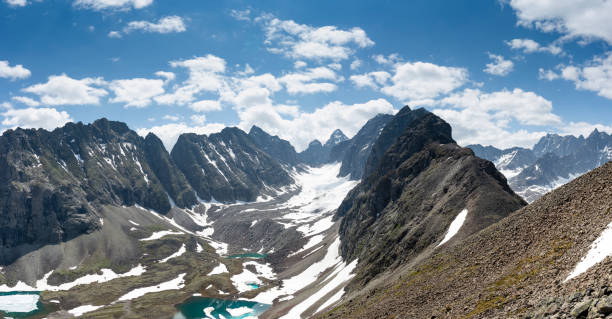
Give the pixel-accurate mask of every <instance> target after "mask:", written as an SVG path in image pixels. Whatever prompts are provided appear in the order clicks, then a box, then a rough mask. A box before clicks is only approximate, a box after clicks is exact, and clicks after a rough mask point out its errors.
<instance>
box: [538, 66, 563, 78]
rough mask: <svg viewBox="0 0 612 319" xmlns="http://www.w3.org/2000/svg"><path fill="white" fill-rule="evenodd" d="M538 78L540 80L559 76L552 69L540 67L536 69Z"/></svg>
mask: <svg viewBox="0 0 612 319" xmlns="http://www.w3.org/2000/svg"><path fill="white" fill-rule="evenodd" d="M538 78H539V79H540V80H548V81H552V80H556V79H558V78H559V75H558V74H557V73H555V71H553V70H544V69H542V68H540V69H538Z"/></svg>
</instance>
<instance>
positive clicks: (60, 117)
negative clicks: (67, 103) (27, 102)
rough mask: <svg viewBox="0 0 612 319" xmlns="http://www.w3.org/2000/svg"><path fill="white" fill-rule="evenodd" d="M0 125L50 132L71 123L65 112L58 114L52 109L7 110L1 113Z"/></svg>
mask: <svg viewBox="0 0 612 319" xmlns="http://www.w3.org/2000/svg"><path fill="white" fill-rule="evenodd" d="M2 115H3V116H4V120H3V121H2V125H4V126H7V127H11V128H16V127H22V128H44V129H47V130H52V129H54V128H56V127H59V126H62V125H64V124H66V123H67V122H70V121H72V119H71V118H70V115H68V113H66V112H65V111H61V112H58V111H57V110H56V109H53V108H25V109H13V108H9V109H7V110H6V112H4V113H2Z"/></svg>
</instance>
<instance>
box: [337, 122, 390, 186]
mask: <svg viewBox="0 0 612 319" xmlns="http://www.w3.org/2000/svg"><path fill="white" fill-rule="evenodd" d="M392 118H393V115H389V114H378V115H376V116H375V117H374V118H372V119H370V120H369V121H368V122H367V123H366V124H365V125H364V126H363V127H362V128H361V129H360V130H359V132H357V134H355V136H353V138H351V139H350V140H347V141H344V142H341V143H338V144H337V145H336V146H335V147H334V148H332V150H331V154H330V161H331V162H338V161H341V162H342V166H340V174H339V176H347V175H348V176H349V177H350V179H352V180H360V179H361V177H362V176H363V170H364V168H365V165H366V161H367V159H368V157H369V156H370V152H371V150H372V147H373V146H374V142H376V139H377V138H378V136H379V135H380V133H381V132H382V130H383V128H384V127H385V126H386V125H387V123H389V121H390V120H391V119H392Z"/></svg>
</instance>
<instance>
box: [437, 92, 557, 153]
mask: <svg viewBox="0 0 612 319" xmlns="http://www.w3.org/2000/svg"><path fill="white" fill-rule="evenodd" d="M445 107H450V108H445ZM552 111H553V107H552V102H550V101H549V100H547V99H545V98H543V97H541V96H539V95H537V94H535V93H533V92H527V91H523V90H521V89H514V90H512V91H508V90H503V91H497V92H492V93H485V92H482V91H480V90H478V89H465V90H464V91H462V92H459V93H455V94H451V95H450V96H448V97H446V98H444V99H442V100H441V101H440V102H439V104H438V105H437V106H436V108H435V109H434V113H435V114H436V115H438V116H440V117H442V118H443V119H445V120H446V121H447V122H449V123H450V124H451V126H452V127H453V136H454V137H455V138H456V139H457V141H458V142H459V143H460V144H462V145H467V144H474V143H480V144H484V145H495V146H497V147H501V148H506V147H512V146H524V147H531V146H533V144H534V143H535V142H537V140H538V139H539V138H540V137H541V136H542V135H544V134H545V131H544V130H541V131H528V130H526V129H513V125H512V124H513V122H515V123H517V124H519V125H522V126H539V127H549V126H560V125H562V121H561V118H560V117H559V116H557V115H556V114H554V113H553V112H552Z"/></svg>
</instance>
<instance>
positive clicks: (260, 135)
mask: <svg viewBox="0 0 612 319" xmlns="http://www.w3.org/2000/svg"><path fill="white" fill-rule="evenodd" d="M249 137H251V139H252V140H253V142H255V144H256V145H257V146H259V148H261V149H262V150H263V151H264V152H266V153H268V155H270V156H271V157H272V158H274V159H276V160H278V161H280V162H282V163H285V164H288V165H291V166H295V165H297V164H298V162H299V161H298V157H297V153H296V152H295V149H294V148H293V146H292V145H291V144H290V143H289V142H288V141H285V140H283V139H281V138H280V137H278V136H272V135H270V134H268V133H266V132H264V130H262V129H261V128H259V127H258V126H255V125H253V127H251V130H250V131H249Z"/></svg>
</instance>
